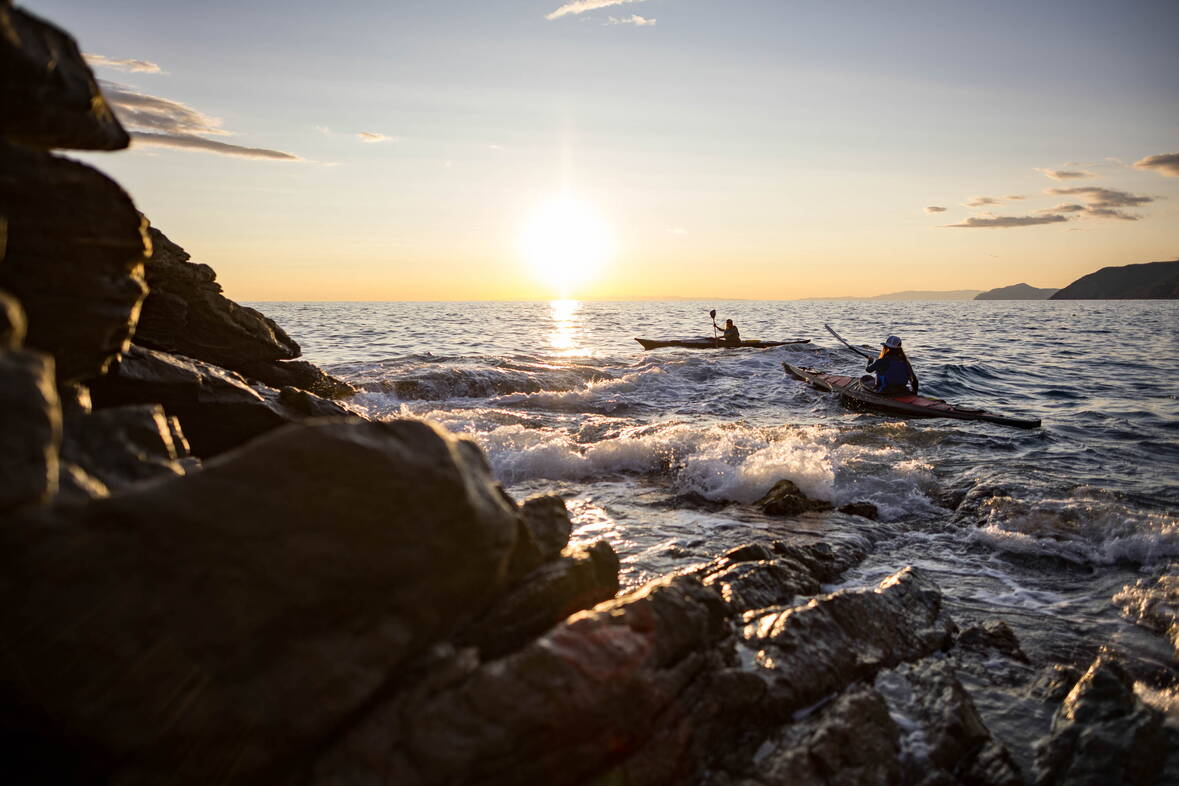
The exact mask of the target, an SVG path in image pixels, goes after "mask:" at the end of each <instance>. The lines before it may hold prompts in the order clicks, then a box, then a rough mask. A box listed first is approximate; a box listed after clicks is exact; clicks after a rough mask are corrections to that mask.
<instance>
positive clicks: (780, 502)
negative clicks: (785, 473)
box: [753, 479, 831, 516]
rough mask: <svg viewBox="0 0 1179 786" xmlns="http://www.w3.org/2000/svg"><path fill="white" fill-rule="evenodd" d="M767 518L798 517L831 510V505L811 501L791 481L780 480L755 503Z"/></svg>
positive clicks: (819, 500)
mask: <svg viewBox="0 0 1179 786" xmlns="http://www.w3.org/2000/svg"><path fill="white" fill-rule="evenodd" d="M753 506H754V507H755V508H758V509H759V510H761V512H762V513H765V514H766V515H767V516H798V515H801V514H803V513H809V512H811V511H814V510H831V503H830V502H824V501H823V500H821V499H811V498H810V497H808V496H806V495H805V494H803V493H802V492H801V491H799V489H798V486H796V485H794V481H791V480H786V479H783V480H779V481H778V482H777V483H775V484H774V485H773V486H772V487H771V488H770V490H769V491H767V492H766V494H765V496H764V497H762V498H761V499H759V500H758V501H757V502H754V503H753Z"/></svg>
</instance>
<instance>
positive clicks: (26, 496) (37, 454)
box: [0, 350, 61, 513]
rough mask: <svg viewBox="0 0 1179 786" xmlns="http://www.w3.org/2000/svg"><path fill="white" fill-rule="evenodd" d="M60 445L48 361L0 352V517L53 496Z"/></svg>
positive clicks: (58, 414) (16, 352)
mask: <svg viewBox="0 0 1179 786" xmlns="http://www.w3.org/2000/svg"><path fill="white" fill-rule="evenodd" d="M60 445H61V408H60V406H59V404H58V398H57V389H56V388H55V386H54V373H53V358H51V357H47V356H46V355H42V354H40V353H38V352H29V351H27V350H11V351H7V352H5V351H0V513H4V512H6V511H9V510H12V509H14V508H18V507H21V506H24V505H32V504H39V503H42V502H48V501H49V500H50V499H52V498H53V496H54V494H56V493H57V482H58V480H57V479H58V451H59V448H60Z"/></svg>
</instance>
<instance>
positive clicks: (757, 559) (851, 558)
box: [696, 541, 864, 613]
mask: <svg viewBox="0 0 1179 786" xmlns="http://www.w3.org/2000/svg"><path fill="white" fill-rule="evenodd" d="M863 557H864V552H863V550H862V549H858V548H856V547H854V546H851V545H849V544H842V543H841V544H839V545H838V547H837V548H833V547H832V546H831V545H830V544H828V543H824V542H821V541H819V542H813V543H788V542H785V541H777V542H775V543H773V544H771V545H768V546H767V545H765V544H761V543H753V544H747V545H745V546H739V547H737V548H735V549H732V550H731V551H729V552H727V553H726V554H724V555H723V556H721V557H720V558H718V559H717V560H715V561H714V562H712V563H710V564H709V565H706V566H705V567H704V568H703V569H701V570H700V571H696V575H699V576H700V577H701V580H702V581H703V582H704V584H705V585H706V586H709V587H712V588H714V589H716V590H717V592H719V593H720V595H721V597H722V598H723V599H724V600H725V602H726V603H727V604H729V606H730V607H731V608H732V609H733V611H734V612H738V613H739V612H744V611H752V610H754V609H764V608H767V607H770V606H779V605H784V604H787V603H790V602H791V601H794V600H795V598H796V597H797V596H799V595H815V594H817V593H819V592H820V591H821V589H822V583H823V582H829V581H834V580H835V579H836V578H838V577H839V576H840V575H841V574H842V573H843V572H844V571H845V570H847V569H848V568H849V567H851V566H852V565H854V564H856V563H857V562H859V561H860V560H861V559H863Z"/></svg>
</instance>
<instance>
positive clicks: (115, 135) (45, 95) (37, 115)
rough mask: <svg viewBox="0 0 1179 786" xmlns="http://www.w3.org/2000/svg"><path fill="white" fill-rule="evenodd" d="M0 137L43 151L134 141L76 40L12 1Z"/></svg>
mask: <svg viewBox="0 0 1179 786" xmlns="http://www.w3.org/2000/svg"><path fill="white" fill-rule="evenodd" d="M0 137H7V138H8V139H10V140H12V141H14V142H19V143H20V144H22V145H28V146H30V147H37V148H41V149H48V148H52V147H63V148H73V149H76V150H119V149H121V148H124V147H126V146H127V145H128V144H129V143H130V139H129V138H128V136H127V132H126V131H124V130H123V127H122V126H121V125H119V121H118V120H117V119H116V118H115V116H114V114H113V113H112V112H111V109H110V107H109V106H108V105H107V103H106V101H105V100H104V99H103V97H102V93H101V92H100V91H99V89H98V85H97V84H95V82H94V75H93V74H92V73H91V72H90V67H89V66H87V65H86V62H85V61H84V60H83V59H82V55H81V53H80V52H79V51H78V45H77V44H76V43H75V42H74V39H73V38H72V37H70V35H69V34H68V33H65V32H63V31H62V30H59V29H58V28H56V27H54V26H53V25H51V24H49V23H48V22H45V21H43V20H41V19H38V18H37V17H35V16H33V15H32V14H29V13H26V12H25V11H22V10H21V9H19V8H13V7H12V4H11V2H10V0H2V2H0Z"/></svg>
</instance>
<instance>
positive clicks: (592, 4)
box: [545, 0, 646, 19]
mask: <svg viewBox="0 0 1179 786" xmlns="http://www.w3.org/2000/svg"><path fill="white" fill-rule="evenodd" d="M643 2H646V0H573V2H571V3H565V5H563V6H561V7H560V8H558V9H557V10H556V11H553V12H552V13H549V14H546V15H545V19H560V18H561V17H563V16H569V15H570V14H584V13H585V12H586V11H596V10H598V9H599V8H610V7H612V6H616V5H625V4H627V3H643Z"/></svg>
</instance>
